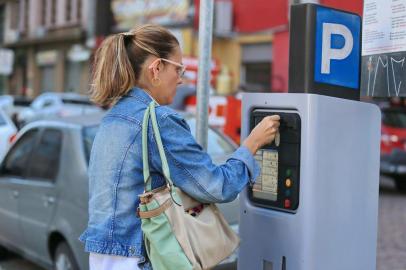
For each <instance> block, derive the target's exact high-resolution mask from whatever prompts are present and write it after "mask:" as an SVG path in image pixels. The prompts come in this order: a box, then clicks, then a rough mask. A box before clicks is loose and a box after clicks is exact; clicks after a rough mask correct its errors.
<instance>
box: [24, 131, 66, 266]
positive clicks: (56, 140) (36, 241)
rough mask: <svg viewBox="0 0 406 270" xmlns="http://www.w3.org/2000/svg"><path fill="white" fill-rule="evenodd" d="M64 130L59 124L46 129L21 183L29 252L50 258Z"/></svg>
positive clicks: (26, 248)
mask: <svg viewBox="0 0 406 270" xmlns="http://www.w3.org/2000/svg"><path fill="white" fill-rule="evenodd" d="M62 140H63V133H62V130H60V129H57V128H47V129H44V130H43V131H42V133H41V135H40V139H39V141H38V144H37V145H36V147H35V148H34V149H33V151H32V154H31V155H30V159H29V160H28V164H29V165H28V166H29V167H28V172H27V176H26V179H25V180H24V184H22V185H21V187H20V199H19V216H20V226H21V229H22V236H23V240H24V247H25V252H27V253H28V254H30V255H32V256H35V257H37V258H39V259H41V260H44V261H46V260H48V259H49V256H48V249H47V238H48V229H49V222H50V221H51V219H52V216H53V215H54V212H55V208H56V207H55V205H56V204H57V199H58V194H57V191H56V185H55V182H56V179H57V177H58V172H59V165H60V164H59V163H60V155H61V149H62Z"/></svg>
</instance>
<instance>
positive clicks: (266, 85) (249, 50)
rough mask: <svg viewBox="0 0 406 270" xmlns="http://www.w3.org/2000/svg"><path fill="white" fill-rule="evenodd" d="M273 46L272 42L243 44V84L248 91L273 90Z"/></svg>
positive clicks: (243, 87)
mask: <svg viewBox="0 0 406 270" xmlns="http://www.w3.org/2000/svg"><path fill="white" fill-rule="evenodd" d="M271 65H272V46H271V44H270V43H259V44H247V45H243V46H242V68H241V86H242V89H243V90H244V91H247V92H270V91H271Z"/></svg>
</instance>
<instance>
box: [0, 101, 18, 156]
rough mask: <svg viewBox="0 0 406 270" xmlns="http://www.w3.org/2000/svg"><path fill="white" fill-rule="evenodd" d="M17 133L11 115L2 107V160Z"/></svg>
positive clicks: (0, 119)
mask: <svg viewBox="0 0 406 270" xmlns="http://www.w3.org/2000/svg"><path fill="white" fill-rule="evenodd" d="M16 133H17V128H16V126H15V125H14V123H13V121H12V120H11V119H10V117H9V116H8V115H7V114H6V113H5V112H4V111H3V109H2V108H1V107H0V161H1V160H2V159H3V156H4V155H5V153H6V152H7V150H8V148H9V147H10V145H11V143H12V142H13V140H14V138H15V136H16Z"/></svg>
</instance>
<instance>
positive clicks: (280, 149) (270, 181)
mask: <svg viewBox="0 0 406 270" xmlns="http://www.w3.org/2000/svg"><path fill="white" fill-rule="evenodd" d="M275 114H277V115H279V116H280V127H279V133H280V142H279V145H278V146H277V145H276V144H275V140H274V141H273V142H272V143H271V144H269V145H266V146H264V147H263V148H261V149H260V150H258V152H257V153H256V155H255V158H256V160H257V162H258V163H259V164H260V167H261V175H260V176H259V177H258V178H257V179H256V182H255V184H254V185H252V186H251V187H250V188H248V197H249V199H250V200H251V201H252V203H253V204H255V205H257V206H260V207H264V208H272V209H275V210H279V211H284V212H291V213H295V211H296V210H297V208H298V206H299V187H300V143H301V119H300V116H299V113H298V112H297V111H295V110H281V109H272V108H266V109H264V108H255V109H253V110H252V112H251V115H250V130H252V129H254V127H255V126H256V125H257V124H258V123H259V122H261V121H262V119H263V118H264V117H266V116H269V115H275Z"/></svg>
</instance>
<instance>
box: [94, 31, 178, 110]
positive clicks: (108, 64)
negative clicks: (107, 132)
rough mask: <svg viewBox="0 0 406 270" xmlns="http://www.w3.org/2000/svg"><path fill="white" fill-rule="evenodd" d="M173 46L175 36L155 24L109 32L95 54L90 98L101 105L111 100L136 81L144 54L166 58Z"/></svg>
mask: <svg viewBox="0 0 406 270" xmlns="http://www.w3.org/2000/svg"><path fill="white" fill-rule="evenodd" d="M177 46H179V42H178V40H177V39H176V37H175V36H174V35H172V34H171V33H170V32H169V31H168V30H166V29H165V28H163V27H161V26H158V25H151V24H147V25H144V26H141V27H139V28H136V29H134V30H131V31H130V32H126V33H119V34H115V35H111V36H109V37H108V38H106V39H105V40H104V41H103V43H102V44H101V46H100V47H99V48H98V49H97V51H96V54H95V58H94V64H93V73H92V84H91V90H90V91H91V99H92V101H94V102H95V103H96V104H99V105H101V106H110V105H112V104H114V103H115V102H116V101H117V100H118V99H119V98H121V97H122V96H124V95H125V94H127V92H128V91H129V90H130V89H131V88H133V87H134V86H136V85H137V81H138V80H139V78H140V75H141V73H142V65H143V63H144V62H145V60H146V59H147V58H148V56H150V55H154V56H156V57H158V58H167V57H168V56H169V55H170V54H171V53H173V52H174V49H175V48H176V47H177Z"/></svg>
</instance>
